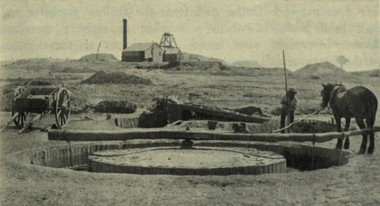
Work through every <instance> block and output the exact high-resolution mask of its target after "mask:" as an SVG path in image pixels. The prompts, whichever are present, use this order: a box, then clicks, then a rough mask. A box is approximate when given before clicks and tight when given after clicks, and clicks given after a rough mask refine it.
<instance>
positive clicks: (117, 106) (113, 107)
mask: <svg viewBox="0 0 380 206" xmlns="http://www.w3.org/2000/svg"><path fill="white" fill-rule="evenodd" d="M94 109H95V112H99V113H123V114H131V113H134V112H135V111H136V109H137V106H136V104H134V103H131V102H127V101H102V102H99V103H98V104H97V105H96V106H95V107H94Z"/></svg>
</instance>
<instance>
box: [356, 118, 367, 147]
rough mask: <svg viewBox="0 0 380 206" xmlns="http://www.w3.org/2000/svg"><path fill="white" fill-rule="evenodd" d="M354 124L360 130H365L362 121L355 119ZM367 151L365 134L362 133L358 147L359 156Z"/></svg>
mask: <svg viewBox="0 0 380 206" xmlns="http://www.w3.org/2000/svg"><path fill="white" fill-rule="evenodd" d="M356 123H357V124H358V126H359V128H360V129H365V124H364V121H363V119H356ZM366 149H367V134H366V133H363V141H362V144H361V145H360V150H359V154H364V153H365V151H366Z"/></svg>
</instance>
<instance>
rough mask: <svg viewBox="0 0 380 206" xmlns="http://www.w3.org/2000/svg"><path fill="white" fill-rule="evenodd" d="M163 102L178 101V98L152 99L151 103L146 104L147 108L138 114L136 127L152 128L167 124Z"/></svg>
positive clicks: (166, 114)
mask: <svg viewBox="0 0 380 206" xmlns="http://www.w3.org/2000/svg"><path fill="white" fill-rule="evenodd" d="M165 102H169V103H178V100H177V99H174V98H168V99H166V98H155V99H153V100H152V103H151V105H149V106H147V110H146V111H144V112H143V113H142V114H141V115H140V117H139V122H138V127H142V128H154V127H163V126H165V125H167V124H168V119H169V117H168V112H167V110H166V108H165Z"/></svg>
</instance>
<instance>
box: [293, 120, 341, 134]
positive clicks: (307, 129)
mask: <svg viewBox="0 0 380 206" xmlns="http://www.w3.org/2000/svg"><path fill="white" fill-rule="evenodd" d="M292 131H293V132H295V133H325V132H334V131H336V125H334V124H331V123H327V122H322V121H313V122H300V123H297V124H295V125H293V126H292Z"/></svg>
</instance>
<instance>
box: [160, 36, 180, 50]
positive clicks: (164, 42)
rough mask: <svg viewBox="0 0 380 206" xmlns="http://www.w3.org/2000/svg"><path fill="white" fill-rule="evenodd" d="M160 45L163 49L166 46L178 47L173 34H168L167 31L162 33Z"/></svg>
mask: <svg viewBox="0 0 380 206" xmlns="http://www.w3.org/2000/svg"><path fill="white" fill-rule="evenodd" d="M160 47H161V48H162V49H164V50H166V49H167V48H178V47H177V43H176V42H175V39H174V36H173V34H169V33H167V32H165V33H164V34H163V35H162V38H161V41H160Z"/></svg>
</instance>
